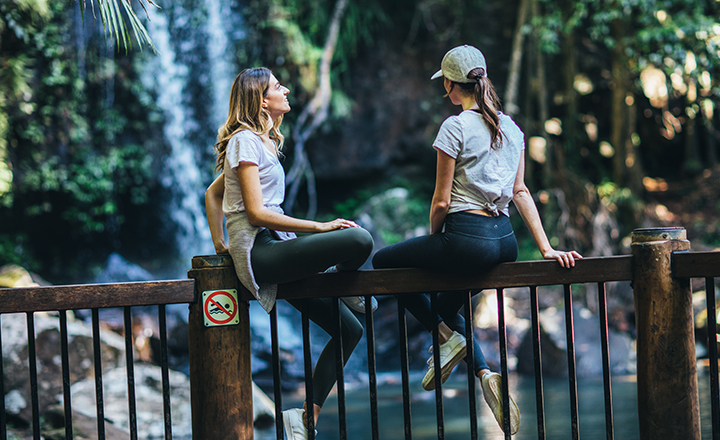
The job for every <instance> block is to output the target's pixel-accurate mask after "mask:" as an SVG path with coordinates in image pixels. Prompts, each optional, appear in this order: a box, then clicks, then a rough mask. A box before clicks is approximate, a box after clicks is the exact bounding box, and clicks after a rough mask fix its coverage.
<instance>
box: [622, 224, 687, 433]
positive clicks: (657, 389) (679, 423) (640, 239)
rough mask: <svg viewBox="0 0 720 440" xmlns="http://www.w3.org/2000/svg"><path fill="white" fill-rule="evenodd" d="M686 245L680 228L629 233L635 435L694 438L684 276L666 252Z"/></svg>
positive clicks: (685, 247) (685, 280) (639, 230)
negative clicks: (680, 276) (677, 273)
mask: <svg viewBox="0 0 720 440" xmlns="http://www.w3.org/2000/svg"><path fill="white" fill-rule="evenodd" d="M685 250H690V242H689V241H687V234H686V232H685V229H683V228H647V229H636V230H635V231H633V234H632V255H633V293H634V297H635V321H636V328H637V387H638V413H639V414H638V415H639V419H640V439H642V440H657V439H663V440H699V439H700V409H699V399H698V387H697V363H696V358H695V335H694V325H693V309H692V292H691V290H690V281H689V279H674V278H673V277H672V271H671V257H672V255H671V253H672V252H673V251H685Z"/></svg>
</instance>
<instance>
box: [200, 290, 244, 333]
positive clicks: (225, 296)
mask: <svg viewBox="0 0 720 440" xmlns="http://www.w3.org/2000/svg"><path fill="white" fill-rule="evenodd" d="M202 295H203V318H204V321H205V327H215V326H221V325H235V324H238V323H239V322H240V318H239V317H238V313H237V308H238V303H237V290H235V289H224V290H206V291H204V292H203V293H202Z"/></svg>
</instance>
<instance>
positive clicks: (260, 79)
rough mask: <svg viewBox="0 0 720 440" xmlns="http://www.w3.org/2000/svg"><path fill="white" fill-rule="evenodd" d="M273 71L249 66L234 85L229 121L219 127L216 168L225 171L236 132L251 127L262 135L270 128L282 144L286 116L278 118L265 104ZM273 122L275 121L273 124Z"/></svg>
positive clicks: (231, 93)
mask: <svg viewBox="0 0 720 440" xmlns="http://www.w3.org/2000/svg"><path fill="white" fill-rule="evenodd" d="M271 75H272V72H271V71H270V69H268V68H266V67H254V68H252V69H245V70H243V71H242V72H240V74H239V75H238V76H236V77H235V81H233V85H232V88H231V89H230V106H229V109H228V118H227V121H225V123H224V124H223V125H222V126H221V127H220V128H219V129H218V137H217V142H216V143H215V152H216V153H217V161H216V163H215V171H222V170H223V166H224V165H225V150H226V149H227V144H228V142H229V141H230V138H232V137H233V136H234V135H235V134H237V133H239V132H240V131H242V130H250V131H251V132H253V133H255V134H257V135H258V136H260V135H262V134H263V133H267V132H268V131H269V132H270V139H272V140H273V141H274V142H275V149H276V151H278V152H279V151H280V148H282V145H283V142H284V140H285V137H284V136H283V135H282V133H280V125H281V124H282V121H283V117H282V116H280V117H278V118H276V119H275V120H274V121H273V120H272V118H271V117H270V113H269V112H268V111H267V110H266V109H264V108H263V106H262V102H263V98H264V97H265V96H266V95H267V91H268V87H269V85H270V76H271ZM271 124H272V125H271Z"/></svg>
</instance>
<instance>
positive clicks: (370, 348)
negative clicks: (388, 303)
mask: <svg viewBox="0 0 720 440" xmlns="http://www.w3.org/2000/svg"><path fill="white" fill-rule="evenodd" d="M365 328H366V331H365V333H366V336H365V340H366V341H367V353H368V376H369V387H368V388H369V391H370V427H371V430H372V440H379V439H380V429H379V425H378V395H377V366H376V362H375V322H374V320H373V311H372V296H370V295H367V296H365ZM280 440H282V439H280Z"/></svg>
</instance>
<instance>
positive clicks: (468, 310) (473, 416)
mask: <svg viewBox="0 0 720 440" xmlns="http://www.w3.org/2000/svg"><path fill="white" fill-rule="evenodd" d="M464 309H465V310H464V315H465V337H466V339H467V344H466V347H467V356H466V357H465V359H467V376H468V408H469V411H470V440H477V438H478V432H477V429H478V425H477V387H476V386H475V380H476V377H475V358H474V355H475V353H474V352H475V330H474V327H475V326H474V325H473V309H472V291H468V292H467V295H466V296H465V306H464Z"/></svg>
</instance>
